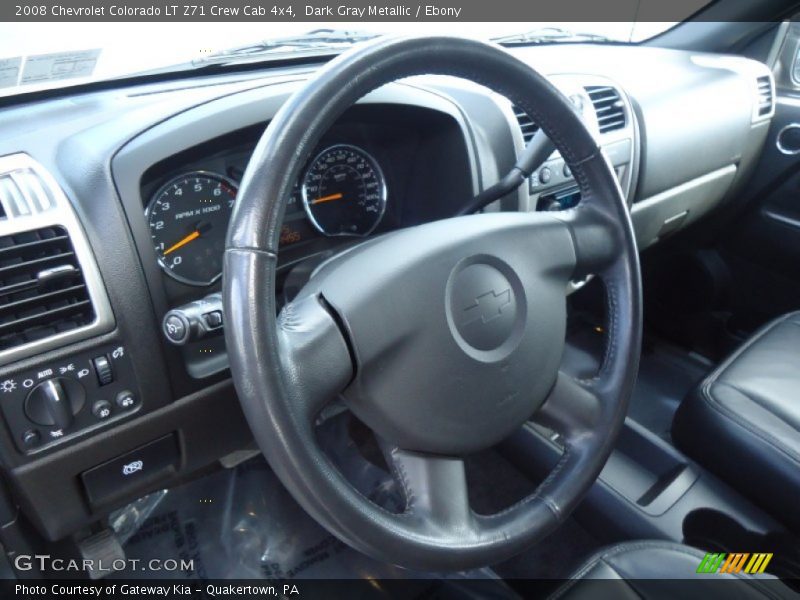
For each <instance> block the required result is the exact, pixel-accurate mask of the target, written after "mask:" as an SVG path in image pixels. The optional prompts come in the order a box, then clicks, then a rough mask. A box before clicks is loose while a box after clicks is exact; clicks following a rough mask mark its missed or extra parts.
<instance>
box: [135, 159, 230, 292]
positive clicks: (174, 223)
mask: <svg viewBox="0 0 800 600" xmlns="http://www.w3.org/2000/svg"><path fill="white" fill-rule="evenodd" d="M235 201H236V185H235V184H234V183H233V182H231V181H230V180H229V179H227V178H225V177H223V176H221V175H217V174H215V173H207V172H205V171H195V172H192V173H186V174H185V175H181V176H179V177H176V178H175V179H172V180H170V181H169V182H167V183H166V184H165V185H164V186H162V187H161V189H159V190H158V191H157V192H156V194H155V195H154V196H153V199H152V200H151V201H150V204H149V205H148V206H147V211H146V213H145V214H146V215H147V221H148V224H149V226H150V237H151V238H152V239H153V247H154V249H155V251H156V256H157V257H158V262H159V264H160V265H161V268H163V269H164V271H165V272H166V273H168V274H169V275H171V276H172V277H173V278H175V279H177V280H178V281H180V282H182V283H187V284H189V285H209V284H211V283H213V282H214V281H216V280H217V279H218V278H219V276H220V275H221V274H222V256H223V253H224V251H225V235H226V233H227V230H228V221H229V220H230V218H231V211H232V210H233V205H234V203H235Z"/></svg>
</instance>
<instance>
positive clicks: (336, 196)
mask: <svg viewBox="0 0 800 600" xmlns="http://www.w3.org/2000/svg"><path fill="white" fill-rule="evenodd" d="M341 198H342V194H331V195H330V196H323V197H322V198H317V199H316V200H312V201H311V204H322V203H323V202H330V201H331V200H340V199H341Z"/></svg>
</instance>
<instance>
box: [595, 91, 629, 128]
mask: <svg viewBox="0 0 800 600" xmlns="http://www.w3.org/2000/svg"><path fill="white" fill-rule="evenodd" d="M585 89H586V93H587V94H589V99H590V100H591V101H592V104H593V105H594V111H595V113H596V114H597V125H598V127H599V129H600V133H608V132H609V131H616V130H617V129H623V128H624V127H625V125H626V120H625V106H624V104H623V103H622V98H621V97H620V95H619V92H618V91H617V90H616V89H615V88H613V87H612V86H610V85H590V86H586V88H585Z"/></svg>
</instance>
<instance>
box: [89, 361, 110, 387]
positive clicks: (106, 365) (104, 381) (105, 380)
mask: <svg viewBox="0 0 800 600" xmlns="http://www.w3.org/2000/svg"><path fill="white" fill-rule="evenodd" d="M92 365H94V372H95V373H96V374H97V383H99V384H100V385H108V384H109V383H111V382H112V381H114V371H112V370H111V363H110V362H109V360H108V357H106V356H97V357H95V358H93V359H92Z"/></svg>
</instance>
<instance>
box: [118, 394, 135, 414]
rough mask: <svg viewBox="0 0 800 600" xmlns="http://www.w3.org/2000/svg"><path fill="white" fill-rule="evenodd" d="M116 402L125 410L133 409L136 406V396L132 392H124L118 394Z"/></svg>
mask: <svg viewBox="0 0 800 600" xmlns="http://www.w3.org/2000/svg"><path fill="white" fill-rule="evenodd" d="M115 402H116V404H117V406H118V407H119V408H121V409H123V410H125V409H128V408H133V407H134V406H136V396H135V395H134V393H133V392H131V391H130V390H124V391H122V392H120V393H119V394H117V398H116V400H115Z"/></svg>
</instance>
